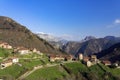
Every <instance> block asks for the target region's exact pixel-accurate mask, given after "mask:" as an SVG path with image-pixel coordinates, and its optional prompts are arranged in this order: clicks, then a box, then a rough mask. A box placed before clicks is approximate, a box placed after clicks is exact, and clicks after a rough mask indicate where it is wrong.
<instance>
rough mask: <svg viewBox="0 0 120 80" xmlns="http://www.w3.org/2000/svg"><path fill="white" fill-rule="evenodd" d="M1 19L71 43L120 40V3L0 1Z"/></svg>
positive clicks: (101, 0) (100, 0) (118, 0)
mask: <svg viewBox="0 0 120 80" xmlns="http://www.w3.org/2000/svg"><path fill="white" fill-rule="evenodd" d="M0 16H7V17H10V18H12V19H14V20H15V21H17V22H18V23H20V24H22V25H24V26H26V27H27V28H28V29H30V30H31V31H32V32H34V33H36V32H44V33H48V34H52V35H55V36H59V37H63V38H65V39H68V40H81V39H83V38H84V37H85V36H95V37H104V36H110V35H111V36H118V37H120V0H0Z"/></svg>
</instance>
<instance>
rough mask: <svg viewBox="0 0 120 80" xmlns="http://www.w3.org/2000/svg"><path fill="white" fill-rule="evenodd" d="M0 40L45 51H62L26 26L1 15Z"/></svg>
mask: <svg viewBox="0 0 120 80" xmlns="http://www.w3.org/2000/svg"><path fill="white" fill-rule="evenodd" d="M0 40H1V41H5V42H7V43H9V44H10V45H12V46H13V47H18V46H23V47H26V48H29V49H30V48H36V49H38V50H40V51H41V52H43V53H53V54H58V53H62V52H61V51H59V50H57V49H55V48H54V47H53V46H52V45H50V44H49V43H48V42H47V41H45V40H44V39H42V38H39V37H38V36H37V35H35V34H33V33H32V32H31V31H30V30H29V29H27V28H26V27H25V26H23V25H21V24H19V23H17V22H16V21H14V20H13V19H11V18H9V17H5V16H0Z"/></svg>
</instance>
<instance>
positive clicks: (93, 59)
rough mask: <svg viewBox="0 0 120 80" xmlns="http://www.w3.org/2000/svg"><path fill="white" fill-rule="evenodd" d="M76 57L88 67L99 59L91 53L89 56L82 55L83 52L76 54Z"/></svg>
mask: <svg viewBox="0 0 120 80" xmlns="http://www.w3.org/2000/svg"><path fill="white" fill-rule="evenodd" d="M78 59H79V60H81V61H82V62H83V63H84V64H86V65H87V66H88V67H90V66H92V65H94V64H96V63H99V60H98V59H97V56H96V55H91V56H90V57H89V56H83V54H82V53H80V54H79V55H78Z"/></svg>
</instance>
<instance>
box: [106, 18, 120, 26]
mask: <svg viewBox="0 0 120 80" xmlns="http://www.w3.org/2000/svg"><path fill="white" fill-rule="evenodd" d="M119 26H120V19H116V20H114V22H113V23H112V24H110V25H107V28H116V27H119Z"/></svg>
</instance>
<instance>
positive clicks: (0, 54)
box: [0, 48, 12, 58]
mask: <svg viewBox="0 0 120 80" xmlns="http://www.w3.org/2000/svg"><path fill="white" fill-rule="evenodd" d="M11 52H12V50H6V49H3V48H0V57H3V58H4V57H8V56H10V55H12V54H11Z"/></svg>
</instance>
